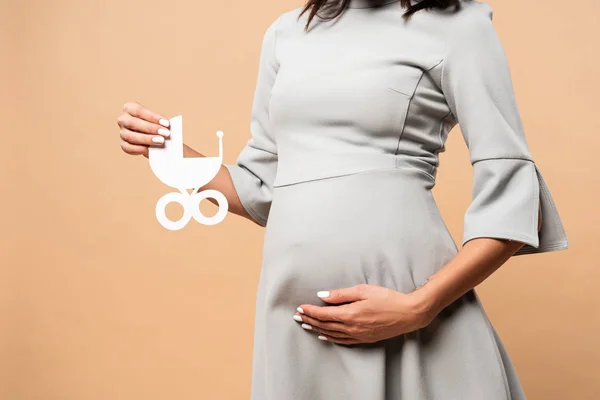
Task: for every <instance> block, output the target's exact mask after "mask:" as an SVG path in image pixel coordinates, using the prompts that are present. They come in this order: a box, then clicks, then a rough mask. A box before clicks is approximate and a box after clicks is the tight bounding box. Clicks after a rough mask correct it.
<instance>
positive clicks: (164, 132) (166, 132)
mask: <svg viewBox="0 0 600 400" xmlns="http://www.w3.org/2000/svg"><path fill="white" fill-rule="evenodd" d="M158 134H159V135H163V136H164V137H169V135H171V132H169V130H168V129H165V128H159V129H158Z"/></svg>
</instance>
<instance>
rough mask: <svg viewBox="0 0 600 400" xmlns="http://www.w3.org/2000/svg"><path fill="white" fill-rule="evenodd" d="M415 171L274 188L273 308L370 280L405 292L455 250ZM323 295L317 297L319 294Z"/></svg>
mask: <svg viewBox="0 0 600 400" xmlns="http://www.w3.org/2000/svg"><path fill="white" fill-rule="evenodd" d="M428 179H429V178H428V177H427V176H425V175H423V174H422V173H421V172H419V171H417V170H410V169H405V168H390V169H381V170H374V171H367V172H361V173H357V174H352V175H346V176H340V177H334V178H326V179H319V180H314V181H308V182H303V183H297V184H293V185H289V186H281V187H277V188H275V189H274V192H273V203H272V207H271V211H270V214H269V219H268V223H267V226H266V231H265V244H264V249H263V266H262V271H261V278H260V279H261V282H260V285H261V289H262V291H263V293H262V295H265V296H266V298H265V300H267V303H269V304H270V305H271V306H272V307H276V306H280V305H281V306H285V307H289V306H293V305H294V304H299V303H306V302H310V303H314V304H318V303H315V299H317V297H316V292H317V291H319V290H328V289H335V288H342V287H349V286H354V285H357V284H360V283H369V284H374V285H379V286H385V287H389V288H392V289H395V290H398V291H401V292H404V293H408V292H410V291H412V290H414V289H415V287H417V286H419V285H420V284H422V283H423V282H425V280H426V279H427V278H428V277H429V276H430V275H431V274H433V273H434V272H435V271H436V270H438V269H439V268H441V267H442V266H443V265H444V264H445V263H447V262H448V261H449V260H450V259H451V258H452V257H453V256H454V255H455V254H456V251H457V248H456V245H455V243H454V241H453V240H452V237H451V236H450V234H449V232H448V230H447V229H446V226H445V224H444V222H443V220H442V218H441V216H440V213H439V210H438V208H437V206H436V203H435V201H434V199H433V196H432V194H431V191H430V190H429V188H430V187H431V181H428ZM319 302H320V300H319Z"/></svg>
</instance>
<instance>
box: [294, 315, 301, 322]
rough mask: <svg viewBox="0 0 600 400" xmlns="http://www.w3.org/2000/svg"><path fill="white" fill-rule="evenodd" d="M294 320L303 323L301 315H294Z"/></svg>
mask: <svg viewBox="0 0 600 400" xmlns="http://www.w3.org/2000/svg"><path fill="white" fill-rule="evenodd" d="M294 319H295V320H296V321H299V322H302V317H301V316H299V315H294Z"/></svg>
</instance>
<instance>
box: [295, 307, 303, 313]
mask: <svg viewBox="0 0 600 400" xmlns="http://www.w3.org/2000/svg"><path fill="white" fill-rule="evenodd" d="M296 310H298V312H299V313H300V314H304V310H303V309H302V308H301V307H298V308H296Z"/></svg>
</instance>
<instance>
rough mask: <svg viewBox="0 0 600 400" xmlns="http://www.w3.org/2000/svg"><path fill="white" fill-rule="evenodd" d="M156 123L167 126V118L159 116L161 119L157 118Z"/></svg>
mask: <svg viewBox="0 0 600 400" xmlns="http://www.w3.org/2000/svg"><path fill="white" fill-rule="evenodd" d="M158 123H159V124H161V125H162V126H166V127H168V126H169V120H168V119H164V118H161V119H159V120H158Z"/></svg>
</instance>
